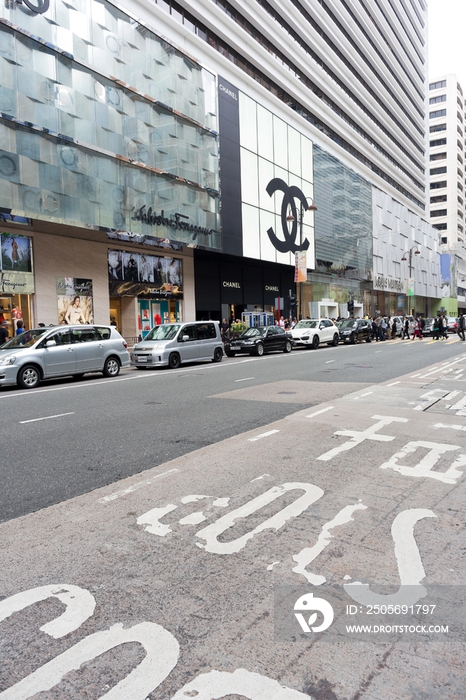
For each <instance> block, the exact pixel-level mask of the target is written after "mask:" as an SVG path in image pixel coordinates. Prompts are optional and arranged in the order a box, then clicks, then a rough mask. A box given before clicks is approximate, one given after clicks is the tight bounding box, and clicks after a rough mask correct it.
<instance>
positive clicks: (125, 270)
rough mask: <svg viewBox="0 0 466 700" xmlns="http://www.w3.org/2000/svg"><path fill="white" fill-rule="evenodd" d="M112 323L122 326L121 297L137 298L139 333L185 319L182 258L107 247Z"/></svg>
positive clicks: (145, 333)
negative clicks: (183, 311) (162, 324)
mask: <svg viewBox="0 0 466 700" xmlns="http://www.w3.org/2000/svg"><path fill="white" fill-rule="evenodd" d="M107 260H108V285H109V295H110V322H111V323H112V324H114V325H116V326H117V328H118V327H121V316H122V314H121V299H122V298H123V297H125V298H133V299H134V298H136V299H137V336H138V337H142V338H144V337H145V336H146V335H147V333H148V332H149V331H150V329H151V328H152V327H153V326H156V325H160V324H161V323H172V322H175V321H181V320H183V313H182V303H181V302H182V299H183V260H182V259H181V258H180V257H171V256H168V255H154V254H151V253H148V252H146V251H144V252H135V251H133V250H121V249H115V248H114V249H109V250H108V257H107Z"/></svg>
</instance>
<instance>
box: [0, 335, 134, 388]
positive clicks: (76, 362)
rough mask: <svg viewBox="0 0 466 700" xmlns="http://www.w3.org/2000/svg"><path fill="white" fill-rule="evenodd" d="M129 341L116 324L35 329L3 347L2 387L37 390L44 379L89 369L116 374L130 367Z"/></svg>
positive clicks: (0, 351)
mask: <svg viewBox="0 0 466 700" xmlns="http://www.w3.org/2000/svg"><path fill="white" fill-rule="evenodd" d="M127 348H128V346H127V344H126V341H125V340H124V339H123V338H122V337H121V335H120V334H119V333H118V331H117V330H116V329H115V328H114V327H113V326H100V325H92V326H91V325H85V326H84V325H76V326H53V327H47V328H34V329H32V330H29V331H25V332H24V333H21V334H20V335H16V336H15V337H14V338H11V340H8V341H7V342H6V343H5V344H4V345H2V346H1V348H0V386H7V385H12V384H13V385H14V384H17V385H18V386H19V387H21V389H34V387H36V386H37V385H38V384H39V383H40V382H41V381H42V380H43V379H50V378H52V377H61V376H69V375H72V376H74V377H75V378H81V377H82V376H84V374H86V373H87V372H102V374H103V375H104V376H105V377H116V376H117V375H118V374H119V372H120V368H121V367H128V365H129V354H128V350H127Z"/></svg>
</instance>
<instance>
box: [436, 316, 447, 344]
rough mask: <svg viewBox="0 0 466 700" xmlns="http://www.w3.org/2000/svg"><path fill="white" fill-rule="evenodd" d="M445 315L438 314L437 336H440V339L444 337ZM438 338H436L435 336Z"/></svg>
mask: <svg viewBox="0 0 466 700" xmlns="http://www.w3.org/2000/svg"><path fill="white" fill-rule="evenodd" d="M444 322H445V317H444V316H440V315H439V316H438V336H439V337H440V340H443V339H444V338H445V326H444ZM437 340H438V338H437Z"/></svg>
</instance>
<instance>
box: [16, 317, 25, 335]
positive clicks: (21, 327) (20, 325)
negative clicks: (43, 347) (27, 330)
mask: <svg viewBox="0 0 466 700" xmlns="http://www.w3.org/2000/svg"><path fill="white" fill-rule="evenodd" d="M21 333H24V321H22V320H21V319H19V321H16V334H15V335H21Z"/></svg>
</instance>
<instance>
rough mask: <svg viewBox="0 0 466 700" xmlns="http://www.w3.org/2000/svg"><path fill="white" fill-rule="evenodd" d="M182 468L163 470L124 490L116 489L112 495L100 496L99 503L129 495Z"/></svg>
mask: <svg viewBox="0 0 466 700" xmlns="http://www.w3.org/2000/svg"><path fill="white" fill-rule="evenodd" d="M179 471H180V469H169V470H168V472H163V473H162V474H156V475H155V476H151V477H150V479H144V481H138V482H137V484H133V485H132V486H129V487H128V488H127V489H123V490H122V491H116V492H115V493H111V494H110V496H104V497H103V498H98V499H97V501H98V503H109V502H110V501H115V500H116V499H117V498H121V497H122V496H127V495H128V493H132V492H133V491H137V490H138V489H142V487H143V486H148V485H149V484H152V483H153V482H154V481H155V480H156V479H160V477H161V476H167V474H173V473H174V472H179Z"/></svg>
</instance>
